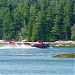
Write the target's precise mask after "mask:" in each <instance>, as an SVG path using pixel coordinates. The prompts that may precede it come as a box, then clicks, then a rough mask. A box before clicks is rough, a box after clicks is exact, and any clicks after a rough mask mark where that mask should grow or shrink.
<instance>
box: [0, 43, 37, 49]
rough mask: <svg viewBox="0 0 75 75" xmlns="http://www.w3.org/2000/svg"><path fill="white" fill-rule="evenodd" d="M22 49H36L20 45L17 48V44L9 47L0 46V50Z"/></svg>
mask: <svg viewBox="0 0 75 75" xmlns="http://www.w3.org/2000/svg"><path fill="white" fill-rule="evenodd" d="M20 48H21V49H24V48H36V47H31V46H25V45H20V46H18V45H17V44H16V45H14V46H11V45H9V44H8V45H3V46H0V49H20Z"/></svg>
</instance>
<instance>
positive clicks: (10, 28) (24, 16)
mask: <svg viewBox="0 0 75 75" xmlns="http://www.w3.org/2000/svg"><path fill="white" fill-rule="evenodd" d="M74 24H75V0H0V39H4V40H11V39H15V40H22V39H28V40H29V41H34V40H38V39H39V40H43V41H55V40H75V25H74Z"/></svg>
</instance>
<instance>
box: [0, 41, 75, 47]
mask: <svg viewBox="0 0 75 75" xmlns="http://www.w3.org/2000/svg"><path fill="white" fill-rule="evenodd" d="M8 43H9V41H7V42H6V41H4V40H0V44H8ZM16 43H18V42H16ZM32 43H33V42H32ZM44 43H48V44H50V46H75V41H55V42H44Z"/></svg>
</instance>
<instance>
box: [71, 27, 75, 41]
mask: <svg viewBox="0 0 75 75" xmlns="http://www.w3.org/2000/svg"><path fill="white" fill-rule="evenodd" d="M71 39H72V40H74V41H75V26H72V27H71Z"/></svg>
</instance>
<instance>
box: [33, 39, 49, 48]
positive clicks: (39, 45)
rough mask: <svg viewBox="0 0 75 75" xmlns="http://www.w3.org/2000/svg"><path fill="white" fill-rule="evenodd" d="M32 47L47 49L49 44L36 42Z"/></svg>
mask: <svg viewBox="0 0 75 75" xmlns="http://www.w3.org/2000/svg"><path fill="white" fill-rule="evenodd" d="M32 47H37V48H48V47H49V44H46V43H43V41H41V40H38V42H37V43H34V44H33V45H32Z"/></svg>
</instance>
